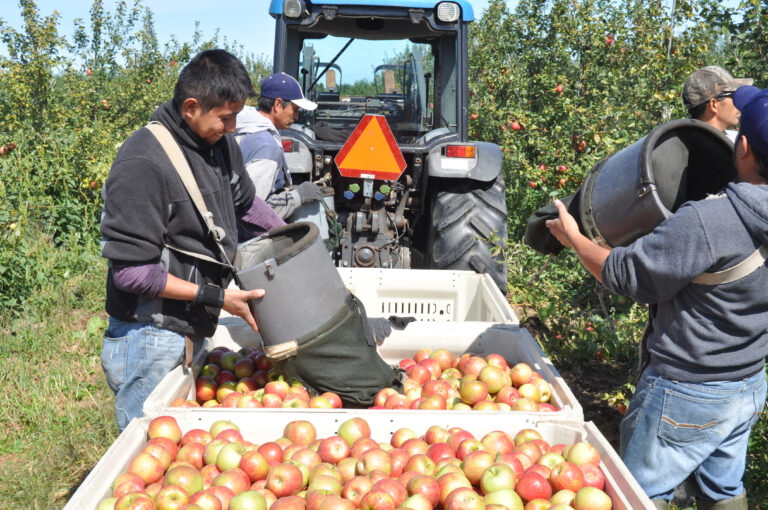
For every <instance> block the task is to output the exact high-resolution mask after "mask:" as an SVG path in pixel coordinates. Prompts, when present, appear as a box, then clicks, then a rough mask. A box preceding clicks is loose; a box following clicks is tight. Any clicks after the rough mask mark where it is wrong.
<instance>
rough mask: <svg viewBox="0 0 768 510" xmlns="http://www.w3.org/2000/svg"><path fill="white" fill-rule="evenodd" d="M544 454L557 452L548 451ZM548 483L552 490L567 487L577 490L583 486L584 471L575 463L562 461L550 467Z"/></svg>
mask: <svg viewBox="0 0 768 510" xmlns="http://www.w3.org/2000/svg"><path fill="white" fill-rule="evenodd" d="M545 455H557V454H549V453H548V454H545ZM549 483H550V484H551V485H552V490H554V491H560V490H563V489H567V490H570V491H573V492H578V490H579V489H581V488H582V487H583V486H584V473H583V472H582V471H581V469H579V466H577V465H576V464H573V463H571V462H567V461H563V462H560V463H559V464H557V465H556V466H554V467H553V468H552V472H551V473H550V474H549Z"/></svg>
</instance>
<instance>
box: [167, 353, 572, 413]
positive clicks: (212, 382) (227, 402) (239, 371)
mask: <svg viewBox="0 0 768 510" xmlns="http://www.w3.org/2000/svg"><path fill="white" fill-rule="evenodd" d="M399 365H400V368H402V369H404V370H405V372H406V375H407V378H406V380H405V382H404V385H403V392H402V393H400V392H398V391H397V390H395V389H393V388H384V389H382V390H381V391H379V393H378V394H377V395H376V397H375V400H374V405H373V406H371V408H372V409H433V410H435V409H436V410H442V409H448V410H471V409H474V410H482V411H504V410H516V411H529V412H531V411H541V412H544V411H556V410H557V409H556V408H555V407H554V406H553V405H552V404H550V403H549V401H550V398H551V396H552V389H551V387H550V385H549V383H548V382H547V381H546V380H544V379H543V378H542V377H541V375H540V374H539V373H538V372H536V371H534V370H533V369H532V368H531V367H530V366H529V365H528V364H526V363H517V364H515V365H514V366H512V367H510V366H508V365H507V361H506V360H505V359H504V357H503V356H501V355H499V354H488V355H487V356H476V355H472V354H470V353H464V354H462V355H459V356H453V355H452V354H451V353H450V351H448V350H447V349H435V350H430V349H421V350H419V351H418V352H416V354H415V355H414V356H413V357H412V358H406V359H404V360H401V361H400V362H399ZM195 396H196V400H185V399H181V398H180V399H177V400H175V401H174V402H173V403H172V404H171V405H172V406H173V407H196V406H203V407H239V408H259V407H266V408H276V407H291V408H339V407H342V402H341V398H340V397H339V396H338V395H337V394H335V393H332V392H326V393H323V394H321V395H310V394H309V392H308V391H307V389H306V388H305V387H304V386H303V385H302V384H301V382H299V381H293V382H288V381H286V380H285V379H284V377H283V376H282V375H281V374H280V373H279V371H278V370H277V368H276V367H273V366H272V362H271V361H270V360H269V358H267V357H266V356H264V354H263V353H262V352H261V351H258V350H256V349H254V348H243V349H241V350H240V351H238V352H235V351H232V350H230V349H228V348H227V347H217V348H215V349H214V350H212V351H211V352H210V353H209V355H208V358H207V360H206V363H205V365H204V366H203V367H202V369H201V371H200V375H199V376H198V378H197V379H196V381H195Z"/></svg>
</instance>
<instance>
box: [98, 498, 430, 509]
mask: <svg viewBox="0 0 768 510" xmlns="http://www.w3.org/2000/svg"><path fill="white" fill-rule="evenodd" d="M117 499H118V498H116V497H114V496H113V497H111V498H105V499H102V500H101V501H99V506H97V507H96V510H115V503H117ZM414 510H415V509H414ZM427 510H430V509H427Z"/></svg>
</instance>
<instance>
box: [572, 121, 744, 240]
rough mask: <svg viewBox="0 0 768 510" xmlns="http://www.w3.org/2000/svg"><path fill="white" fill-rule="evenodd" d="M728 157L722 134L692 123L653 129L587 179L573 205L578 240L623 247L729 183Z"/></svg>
mask: <svg viewBox="0 0 768 510" xmlns="http://www.w3.org/2000/svg"><path fill="white" fill-rule="evenodd" d="M732 152H733V144H732V143H731V141H730V140H729V139H728V138H727V137H726V136H725V135H724V134H723V133H721V132H720V131H718V130H717V129H715V128H713V127H712V126H710V125H708V124H705V123H704V122H700V121H698V120H693V119H681V120H673V121H671V122H666V123H664V124H662V125H660V126H658V127H656V128H654V129H653V130H652V131H651V132H650V133H648V134H647V135H646V136H645V137H643V138H641V139H640V140H638V141H637V142H635V143H634V144H632V145H630V146H629V147H627V148H626V149H624V150H622V151H619V152H617V153H616V154H614V155H613V156H610V157H609V158H606V159H604V160H602V161H600V162H599V163H598V164H597V165H595V166H594V167H593V168H592V170H590V172H589V174H587V176H586V178H585V179H584V183H583V184H582V187H581V201H580V203H579V216H580V219H581V224H582V227H583V230H584V234H585V235H586V236H587V237H589V238H590V239H593V240H595V241H597V242H598V243H600V244H603V245H608V246H626V245H628V244H630V243H631V242H632V241H634V240H635V239H637V238H639V237H642V236H644V235H646V234H648V233H650V232H651V231H652V230H653V229H654V228H656V227H657V226H658V225H659V224H660V223H661V222H662V221H664V220H665V219H667V218H669V217H670V216H672V214H673V213H674V212H675V211H676V210H677V208H678V207H680V206H681V205H682V204H683V203H684V202H687V201H689V200H701V199H703V198H705V197H706V196H707V195H708V194H713V193H716V192H718V191H719V190H721V189H722V188H723V187H725V185H726V184H728V182H730V181H732V180H733V179H734V177H735V175H736V172H735V170H734V168H733V161H732Z"/></svg>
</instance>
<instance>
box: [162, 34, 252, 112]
mask: <svg viewBox="0 0 768 510" xmlns="http://www.w3.org/2000/svg"><path fill="white" fill-rule="evenodd" d="M255 95H256V92H254V90H253V84H252V83H251V77H250V76H248V71H246V70H245V66H244V65H243V63H242V62H240V60H239V59H238V58H237V57H236V56H234V55H232V54H231V53H229V52H227V51H224V50H220V49H213V50H205V51H201V52H200V53H198V54H197V55H195V56H194V57H193V58H192V60H190V61H189V63H188V64H187V65H185V66H184V69H182V70H181V73H180V74H179V79H178V80H177V81H176V87H175V88H174V91H173V105H174V106H175V107H176V110H178V111H181V105H182V104H183V103H184V100H185V99H187V98H190V97H192V98H195V99H197V101H198V102H199V103H200V106H201V108H202V110H203V113H205V112H207V111H208V110H210V109H211V108H216V107H217V106H222V105H224V104H226V103H229V102H238V101H245V99H246V98H248V97H253V96H255Z"/></svg>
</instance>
